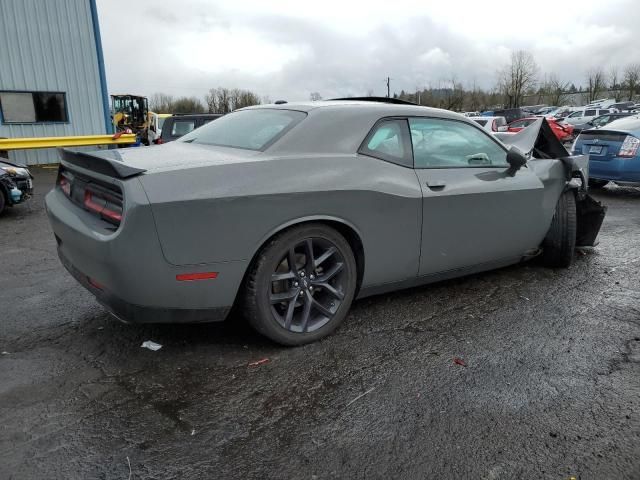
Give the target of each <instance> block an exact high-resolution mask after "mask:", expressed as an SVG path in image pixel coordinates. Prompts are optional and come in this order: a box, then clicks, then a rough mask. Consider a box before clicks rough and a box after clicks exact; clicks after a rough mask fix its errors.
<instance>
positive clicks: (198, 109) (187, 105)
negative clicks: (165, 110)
mask: <svg viewBox="0 0 640 480" xmlns="http://www.w3.org/2000/svg"><path fill="white" fill-rule="evenodd" d="M206 111H207V109H206V107H205V106H204V105H203V104H202V102H201V101H200V100H199V99H198V98H196V97H180V98H177V99H176V100H175V101H174V102H173V106H172V109H171V112H170V113H204V112H206Z"/></svg>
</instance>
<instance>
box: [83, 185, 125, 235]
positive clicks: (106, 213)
mask: <svg viewBox="0 0 640 480" xmlns="http://www.w3.org/2000/svg"><path fill="white" fill-rule="evenodd" d="M83 205H84V208H85V209H87V210H89V211H90V212H93V213H96V214H98V215H100V217H102V218H103V219H104V220H106V221H107V222H109V223H112V224H114V225H120V222H121V221H122V199H121V198H118V197H116V196H115V195H112V194H110V193H107V192H105V191H102V190H98V189H95V188H92V186H91V185H88V186H87V188H86V189H85V191H84V202H83Z"/></svg>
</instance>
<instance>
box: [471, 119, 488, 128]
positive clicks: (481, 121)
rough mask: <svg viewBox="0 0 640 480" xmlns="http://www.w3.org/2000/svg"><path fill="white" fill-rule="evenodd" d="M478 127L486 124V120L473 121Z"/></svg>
mask: <svg viewBox="0 0 640 480" xmlns="http://www.w3.org/2000/svg"><path fill="white" fill-rule="evenodd" d="M474 122H476V123H477V124H478V125H482V126H483V127H484V126H485V125H486V124H487V121H486V120H474Z"/></svg>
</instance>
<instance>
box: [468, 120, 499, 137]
mask: <svg viewBox="0 0 640 480" xmlns="http://www.w3.org/2000/svg"><path fill="white" fill-rule="evenodd" d="M469 120H473V121H474V122H476V123H477V124H478V125H480V126H481V127H482V128H483V129H484V130H486V131H487V132H492V133H494V132H506V131H507V130H509V127H508V126H507V119H506V118H504V117H469Z"/></svg>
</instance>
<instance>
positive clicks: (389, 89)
mask: <svg viewBox="0 0 640 480" xmlns="http://www.w3.org/2000/svg"><path fill="white" fill-rule="evenodd" d="M390 81H391V78H390V77H387V98H391V88H390V87H389V82H390Z"/></svg>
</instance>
